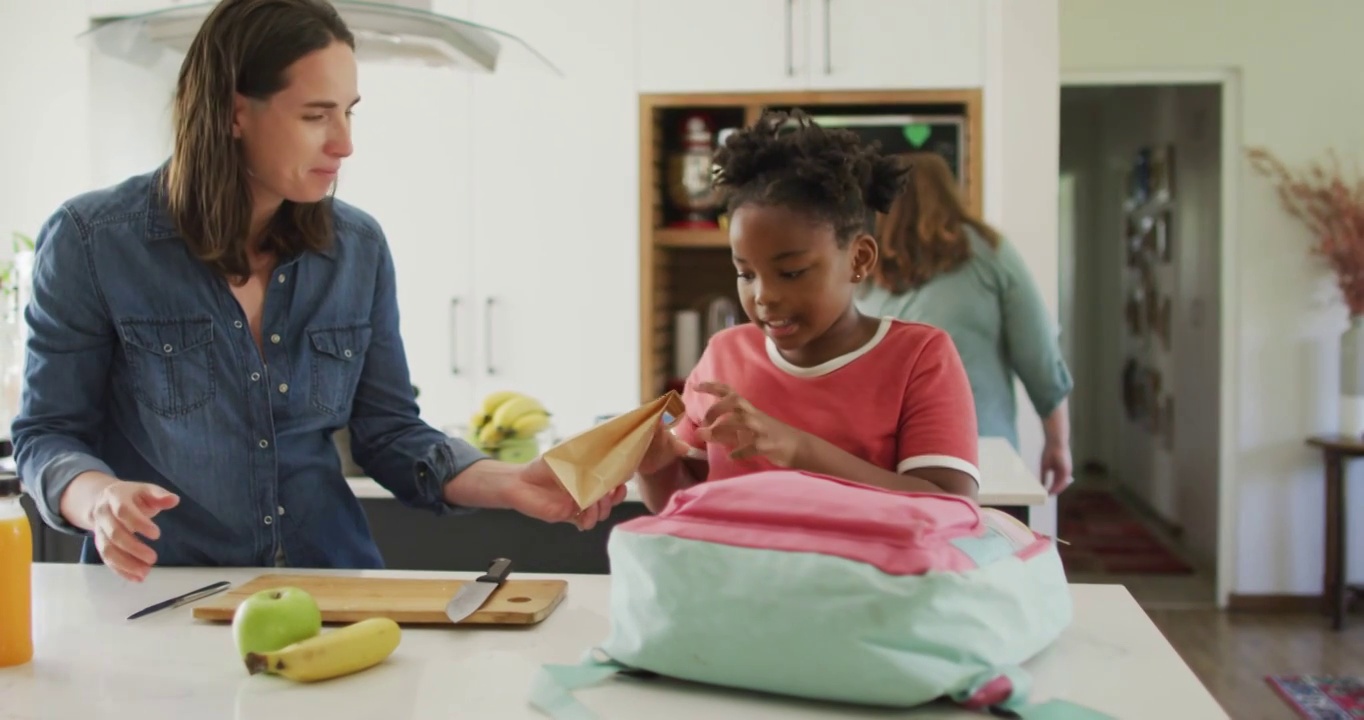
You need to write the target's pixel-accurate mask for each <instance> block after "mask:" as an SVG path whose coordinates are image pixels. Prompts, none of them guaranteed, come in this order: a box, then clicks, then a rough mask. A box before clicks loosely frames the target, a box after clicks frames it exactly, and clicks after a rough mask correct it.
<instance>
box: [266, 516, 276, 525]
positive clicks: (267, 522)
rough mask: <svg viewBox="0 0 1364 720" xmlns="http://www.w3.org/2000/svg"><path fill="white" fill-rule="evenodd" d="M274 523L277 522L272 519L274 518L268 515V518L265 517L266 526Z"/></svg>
mask: <svg viewBox="0 0 1364 720" xmlns="http://www.w3.org/2000/svg"><path fill="white" fill-rule="evenodd" d="M274 521H275V519H274V518H272V517H270V516H269V515H266V516H265V524H266V525H269V524H270V523H272V522H274Z"/></svg>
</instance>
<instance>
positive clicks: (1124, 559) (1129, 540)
mask: <svg viewBox="0 0 1364 720" xmlns="http://www.w3.org/2000/svg"><path fill="white" fill-rule="evenodd" d="M1056 525H1057V537H1059V538H1060V539H1061V540H1063V541H1065V542H1063V543H1062V544H1061V545H1060V552H1061V562H1062V563H1063V564H1064V565H1065V568H1066V572H1068V573H1108V574H1113V575H1186V574H1189V573H1192V572H1193V567H1192V566H1191V565H1189V564H1188V563H1187V562H1185V561H1184V560H1183V559H1182V558H1180V557H1179V556H1178V555H1176V554H1175V553H1174V552H1173V551H1172V550H1170V548H1169V547H1167V546H1166V545H1165V543H1163V542H1161V541H1160V540H1159V539H1158V538H1157V537H1156V536H1155V534H1154V533H1153V532H1152V531H1151V529H1150V528H1149V527H1148V526H1147V525H1146V523H1144V522H1142V520H1141V518H1140V517H1138V516H1137V513H1136V512H1135V511H1133V510H1132V509H1131V508H1130V507H1128V506H1127V504H1126V503H1124V502H1123V501H1121V500H1119V499H1118V497H1117V496H1116V495H1114V494H1113V493H1112V492H1111V491H1109V490H1107V489H1105V488H1097V487H1084V486H1078V487H1073V488H1071V489H1070V490H1067V491H1066V493H1065V494H1064V495H1062V496H1061V499H1060V502H1059V506H1058V508H1057V518H1056ZM1065 543H1069V545H1067V544H1065Z"/></svg>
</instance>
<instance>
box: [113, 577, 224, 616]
mask: <svg viewBox="0 0 1364 720" xmlns="http://www.w3.org/2000/svg"><path fill="white" fill-rule="evenodd" d="M231 586H232V583H230V582H228V581H226V580H219V581H218V582H215V583H213V584H212V585H205V586H203V587H201V588H199V589H198V590H191V591H189V592H187V593H185V594H184V595H177V596H175V597H173V598H171V599H169V600H162V601H161V602H159V603H157V604H155V605H151V606H149V607H145V608H142V609H141V610H138V611H137V612H135V613H133V614H132V615H129V616H128V619H129V620H136V619H138V618H140V617H142V616H143V615H151V614H152V613H154V612H159V611H161V610H168V609H170V608H177V607H180V606H181V605H184V604H186V603H192V602H194V601H195V600H202V599H204V598H206V597H208V596H209V595H215V594H217V593H220V592H222V591H224V590H226V589H228V588H229V587H231Z"/></svg>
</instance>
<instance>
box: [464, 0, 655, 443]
mask: <svg viewBox="0 0 1364 720" xmlns="http://www.w3.org/2000/svg"><path fill="white" fill-rule="evenodd" d="M632 1H633V0H596V1H595V2H592V3H564V2H561V1H559V0H472V2H471V7H470V19H471V20H473V21H474V22H477V23H480V24H486V25H490V26H493V27H499V28H505V29H507V30H508V31H509V32H513V33H515V34H516V35H517V36H518V37H520V38H523V39H525V41H526V42H528V43H529V44H530V45H531V46H532V47H534V48H535V49H536V50H537V51H539V52H540V53H542V54H543V55H544V56H545V57H547V58H548V59H549V60H550V61H551V62H552V63H554V64H555V65H556V66H557V67H558V68H559V70H560V71H561V72H562V73H563V74H562V76H559V75H555V74H553V73H551V72H548V71H546V70H544V69H541V68H537V67H533V66H527V65H525V64H523V63H522V62H520V61H521V60H525V59H528V58H527V56H526V55H523V54H519V53H518V54H514V55H509V58H508V59H509V62H514V63H515V64H513V65H508V66H503V67H499V68H498V71H497V72H496V73H494V74H492V75H477V76H474V78H473V102H472V109H473V121H472V130H471V136H470V137H471V140H472V150H471V166H470V167H471V170H472V173H473V178H474V179H473V198H474V200H473V206H472V214H473V218H472V221H473V231H472V232H473V238H474V242H475V246H476V247H475V260H474V264H475V268H476V270H475V279H474V288H475V296H476V298H475V300H474V303H473V305H472V308H471V309H472V310H474V311H475V313H476V315H477V320H476V321H475V325H476V326H477V327H478V333H477V335H478V336H477V338H476V341H475V345H476V346H477V348H478V356H477V358H476V359H475V362H474V366H475V367H476V369H477V371H478V373H479V374H478V376H477V378H478V379H477V384H478V392H479V393H480V397H481V393H484V392H486V391H491V390H496V389H503V388H506V389H514V390H520V391H522V392H526V393H529V394H532V395H534V396H536V397H537V398H540V399H541V400H542V401H543V402H544V404H545V405H546V406H547V407H548V408H549V410H550V412H551V413H553V414H554V418H555V427H556V429H557V430H558V431H559V432H560V433H561V434H562V433H568V432H575V431H577V430H581V429H584V428H586V427H587V426H588V425H589V424H590V423H591V421H592V419H593V418H594V417H596V416H597V415H602V414H608V413H618V412H623V411H625V410H628V409H630V408H632V407H634V406H635V405H637V404H638V392H639V390H638V387H637V386H636V383H635V378H636V377H637V375H638V369H637V368H638V355H639V349H638V348H639V343H638V339H637V335H638V330H637V324H638V322H637V317H636V316H637V312H638V302H637V299H636V298H637V297H638V279H637V278H638V265H637V257H638V251H637V245H638V217H637V209H636V208H637V202H636V196H637V193H638V185H637V177H638V165H639V161H638V155H637V142H638V140H637V138H638V119H637V117H638V109H637V103H636V95H635V89H634V82H635V75H634V67H633V63H632V62H631V59H632V58H633V57H634V45H635V42H634V36H633V32H632V30H633V28H632V13H631V8H632V5H631V3H632Z"/></svg>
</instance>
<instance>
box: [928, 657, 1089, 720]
mask: <svg viewBox="0 0 1364 720" xmlns="http://www.w3.org/2000/svg"><path fill="white" fill-rule="evenodd" d="M1031 690H1032V677H1031V676H1030V675H1028V673H1027V672H1026V671H1025V670H1023V668H1020V667H1016V666H1014V667H1006V668H997V669H994V670H992V671H990V672H988V673H982V674H981V675H980V677H979V678H978V679H977V680H976V681H975V682H973V683H971V685H970V686H969V687H967V688H966V689H965V690H962V691H960V692H956V693H953V694H952V700H954V701H955V702H957V703H959V704H961V705H962V706H964V707H967V708H970V709H973V710H985V711H990V712H991V713H992V714H995V715H1004V716H1005V717H1016V718H1022V720H1116V719H1115V718H1113V717H1112V716H1109V715H1105V714H1104V713H1101V712H1099V711H1097V710H1093V709H1090V708H1087V707H1085V706H1083V705H1077V704H1075V703H1073V702H1070V701H1068V700H1059V699H1057V700H1048V701H1046V702H1043V703H1037V704H1029V703H1028V695H1029V693H1030V691H1031Z"/></svg>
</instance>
